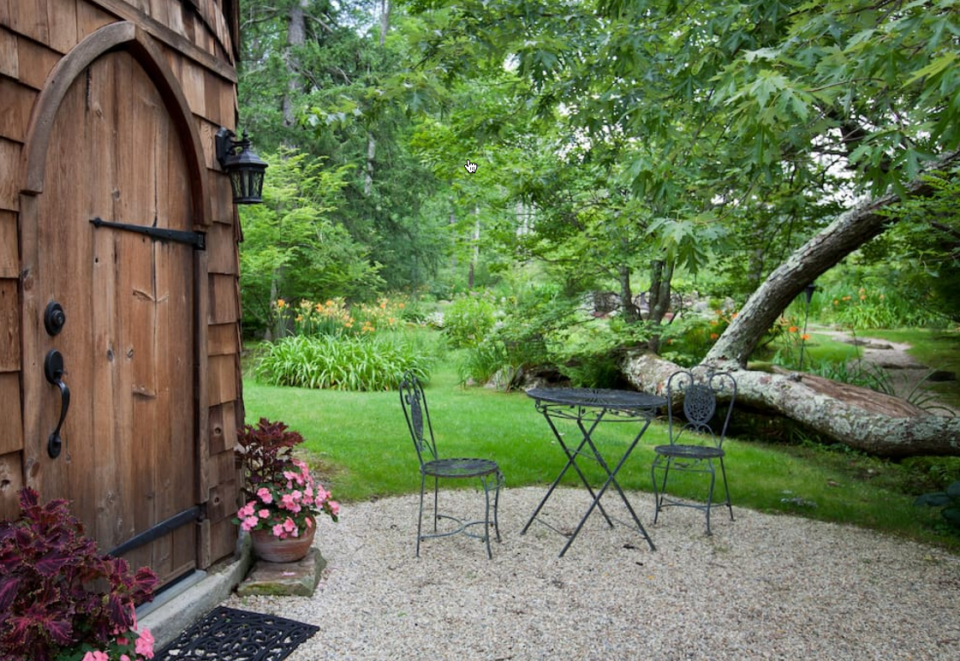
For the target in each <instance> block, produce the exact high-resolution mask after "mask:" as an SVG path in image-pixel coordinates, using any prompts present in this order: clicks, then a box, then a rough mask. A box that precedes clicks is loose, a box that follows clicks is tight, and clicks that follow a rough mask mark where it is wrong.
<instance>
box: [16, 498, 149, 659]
mask: <svg viewBox="0 0 960 661" xmlns="http://www.w3.org/2000/svg"><path fill="white" fill-rule="evenodd" d="M20 507H21V514H20V517H19V518H18V519H15V520H13V521H2V522H0V659H3V661H6V660H7V659H31V660H33V661H50V660H51V659H54V658H56V657H57V656H58V654H59V653H61V652H62V651H65V650H69V649H71V648H77V647H79V646H82V645H89V646H94V647H106V646H108V645H109V644H110V643H111V642H112V641H114V640H115V639H116V638H117V637H118V636H122V635H124V634H126V633H127V632H131V631H135V629H136V613H135V608H136V606H137V605H138V604H140V603H143V602H145V601H149V600H150V599H151V598H152V595H153V588H154V586H155V585H156V583H157V577H156V575H154V573H153V572H152V571H150V570H149V569H147V568H141V569H139V570H138V571H137V572H136V573H135V574H132V575H131V573H130V571H129V568H128V566H127V563H126V561H124V560H123V559H122V558H113V557H110V556H106V555H100V554H99V553H97V547H96V544H95V543H94V541H93V540H91V539H89V538H87V537H86V536H85V535H84V531H83V526H82V524H81V523H80V522H79V521H78V520H77V519H76V518H75V517H74V516H72V515H71V514H70V512H69V510H68V508H67V502H66V501H64V500H53V501H50V502H49V503H46V504H41V503H40V497H39V494H37V492H36V491H34V490H33V489H31V488H29V487H27V488H24V489H23V490H21V492H20Z"/></svg>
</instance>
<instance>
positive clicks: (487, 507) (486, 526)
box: [480, 477, 493, 560]
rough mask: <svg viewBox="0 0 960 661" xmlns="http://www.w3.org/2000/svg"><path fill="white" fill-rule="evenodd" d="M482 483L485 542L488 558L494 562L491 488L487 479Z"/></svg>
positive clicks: (482, 478) (484, 478) (481, 479)
mask: <svg viewBox="0 0 960 661" xmlns="http://www.w3.org/2000/svg"><path fill="white" fill-rule="evenodd" d="M480 482H481V483H482V484H483V500H484V505H485V509H484V514H483V541H484V542H486V544H487V558H489V559H491V560H493V553H492V552H491V551H490V487H489V486H488V485H487V478H486V477H481V478H480Z"/></svg>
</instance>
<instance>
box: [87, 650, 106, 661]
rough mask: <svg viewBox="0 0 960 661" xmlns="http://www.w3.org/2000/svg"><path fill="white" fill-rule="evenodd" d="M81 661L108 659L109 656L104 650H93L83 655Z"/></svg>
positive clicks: (104, 660)
mask: <svg viewBox="0 0 960 661" xmlns="http://www.w3.org/2000/svg"><path fill="white" fill-rule="evenodd" d="M83 661H110V657H109V656H107V655H106V653H105V652H101V651H99V650H95V651H93V652H87V653H86V654H84V655H83Z"/></svg>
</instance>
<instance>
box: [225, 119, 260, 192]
mask: <svg viewBox="0 0 960 661" xmlns="http://www.w3.org/2000/svg"><path fill="white" fill-rule="evenodd" d="M236 137H237V135H236V133H234V132H233V131H231V130H230V129H227V128H222V127H221V128H220V130H219V131H217V160H218V161H219V162H220V167H222V168H223V170H224V172H226V173H227V174H228V175H230V184H231V185H232V186H233V201H234V202H235V203H237V204H260V203H261V202H263V173H264V171H265V170H266V169H267V164H266V163H265V162H264V161H262V160H260V157H259V156H257V155H256V154H255V153H254V152H253V150H252V149H250V139H249V138H247V132H246V131H244V132H243V139H241V140H235V139H234V138H236Z"/></svg>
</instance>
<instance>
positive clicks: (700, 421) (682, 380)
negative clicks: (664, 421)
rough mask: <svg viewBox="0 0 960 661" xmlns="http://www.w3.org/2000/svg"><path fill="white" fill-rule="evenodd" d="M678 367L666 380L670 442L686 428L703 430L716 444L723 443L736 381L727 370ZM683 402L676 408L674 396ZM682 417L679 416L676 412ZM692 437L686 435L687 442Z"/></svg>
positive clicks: (735, 391)
mask: <svg viewBox="0 0 960 661" xmlns="http://www.w3.org/2000/svg"><path fill="white" fill-rule="evenodd" d="M698 371H699V372H700V374H695V373H694V371H691V370H680V371H677V372H674V373H673V374H671V375H670V378H669V379H668V380H667V416H668V419H669V424H670V443H671V444H676V443H677V439H679V438H680V436H682V435H683V433H684V432H686V431H693V432H699V433H702V434H705V435H706V436H707V437H708V438H710V439H711V440H712V442H713V444H714V445H716V446H717V447H718V448H719V447H720V446H721V445H723V439H724V438H725V437H726V435H727V426H728V425H729V424H730V415H731V414H732V413H733V404H734V402H735V401H736V399H737V381H736V379H734V378H733V375H731V374H730V373H729V372H714V371H705V372H703V371H700V370H698ZM681 398H682V400H683V406H682V408H681V409H680V410H678V408H679V407H678V400H679V399H681ZM681 412H682V414H683V420H682V421H681V420H679V419H678V417H679V415H680V413H681ZM692 440H693V439H686V440H685V441H684V442H685V443H689V442H691V441H692Z"/></svg>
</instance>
